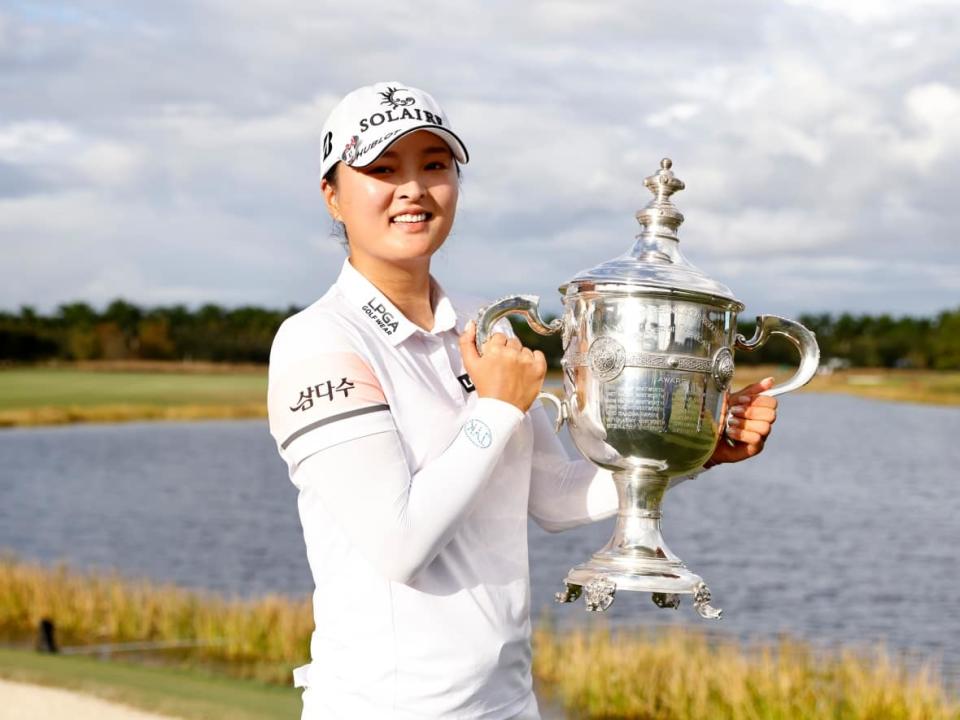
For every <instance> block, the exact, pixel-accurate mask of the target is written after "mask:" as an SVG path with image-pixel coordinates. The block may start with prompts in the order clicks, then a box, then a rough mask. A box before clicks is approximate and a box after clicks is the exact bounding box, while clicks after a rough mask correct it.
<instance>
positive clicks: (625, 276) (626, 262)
mask: <svg viewBox="0 0 960 720" xmlns="http://www.w3.org/2000/svg"><path fill="white" fill-rule="evenodd" d="M672 166H673V162H672V161H671V160H670V158H664V159H663V160H661V161H660V170H659V171H658V172H656V173H655V174H653V175H651V176H650V177H648V178H646V179H645V180H644V182H643V184H644V185H645V186H646V187H647V189H649V190H650V192H652V193H653V196H654V197H653V199H652V200H651V201H650V202H649V203H647V206H646V207H644V208H643V209H642V210H639V211H638V212H637V220H638V221H639V222H640V234H639V235H637V239H636V242H634V244H633V247H631V248H630V250H629V251H628V252H627V253H626V254H624V255H621V256H619V257H616V258H613V259H612V260H608V261H607V262H605V263H601V264H600V265H597V266H596V267H594V268H591V269H589V270H584V271H582V272H580V273H578V274H577V275H576V277H574V278H573V279H572V280H571V281H570V282H568V283H566V284H564V285H561V286H560V292H561V294H565V295H572V294H576V293H578V292H581V291H588V290H597V291H600V292H603V291H604V290H609V291H614V292H616V291H625V290H626V291H629V292H643V291H644V290H650V291H652V292H657V293H662V292H665V291H666V292H670V293H673V294H682V295H688V296H701V297H704V299H710V300H714V301H716V300H720V301H722V302H723V304H733V305H736V306H739V308H738V309H739V310H742V309H743V306H742V304H741V303H740V302H739V301H738V300H737V299H736V298H735V297H734V296H733V293H732V292H731V291H730V288H728V287H727V286H726V285H723V284H721V283H719V282H717V281H716V280H713V279H711V278H709V277H707V275H706V274H704V273H703V271H701V270H699V269H698V268H696V267H695V266H694V265H693V264H691V263H690V262H689V261H688V260H687V259H686V258H685V257H684V256H683V253H681V252H680V244H679V239H678V238H677V229H678V228H679V227H680V224H681V223H682V222H683V214H682V213H681V212H680V211H679V210H678V209H677V207H676V205H674V204H673V202H672V201H671V199H670V196H671V195H673V194H674V193H675V192H678V191H679V190H683V188H684V184H683V181H681V180H680V179H678V178H677V177H676V176H675V175H674V174H673V171H672V170H671V167H672ZM601 286H603V287H601ZM609 286H621V287H609Z"/></svg>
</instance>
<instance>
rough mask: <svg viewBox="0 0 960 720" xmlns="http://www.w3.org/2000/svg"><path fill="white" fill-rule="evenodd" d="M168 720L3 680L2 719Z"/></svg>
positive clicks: (0, 693)
mask: <svg viewBox="0 0 960 720" xmlns="http://www.w3.org/2000/svg"><path fill="white" fill-rule="evenodd" d="M41 718H43V719H45V718H69V719H70V720H169V717H167V716H165V715H154V714H152V713H148V712H144V711H142V710H135V709H134V708H131V707H128V706H126V705H118V704H116V703H111V702H107V701H106V700H101V699H99V698H95V697H91V696H89V695H82V694H80V693H76V692H71V691H69V690H60V689H57V688H51V687H44V686H41V685H30V684H27V683H20V682H10V681H9V680H0V720H41Z"/></svg>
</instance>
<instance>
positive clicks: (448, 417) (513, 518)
mask: <svg viewBox="0 0 960 720" xmlns="http://www.w3.org/2000/svg"><path fill="white" fill-rule="evenodd" d="M433 299H434V308H435V326H434V328H433V330H432V332H427V331H425V330H423V329H421V328H419V327H417V326H416V325H414V324H413V323H412V322H410V321H409V320H407V318H406V317H404V315H403V314H402V313H401V312H400V311H399V310H397V308H396V307H394V305H393V304H392V303H391V302H390V301H389V300H388V299H387V298H386V296H385V295H384V294H383V293H381V292H380V291H379V290H378V289H377V288H376V287H375V286H374V285H372V284H371V283H370V282H369V281H368V280H367V279H366V278H365V277H364V276H363V275H361V274H360V273H359V272H358V271H357V270H356V269H354V268H353V266H352V265H351V264H350V263H349V261H344V264H343V268H342V271H341V273H340V276H339V278H338V279H337V281H336V284H335V285H334V286H333V287H331V288H330V290H329V291H328V292H327V293H326V294H325V295H324V296H323V297H322V298H321V299H320V300H318V301H317V302H315V303H314V304H312V305H310V306H309V307H307V308H306V309H304V310H303V311H301V312H300V313H297V314H296V315H294V316H292V317H290V318H288V319H287V320H286V321H285V322H284V323H283V325H282V326H281V328H280V329H279V331H278V333H277V335H276V338H275V340H274V344H273V348H272V350H271V355H270V379H269V393H268V395H269V398H268V399H269V410H270V430H271V434H272V435H273V436H274V438H275V439H276V441H277V446H278V449H279V452H280V455H281V457H282V458H283V459H284V460H285V461H286V462H287V464H288V466H289V469H290V476H291V479H292V481H293V482H294V484H296V485H297V487H298V488H299V490H300V496H299V500H298V504H299V509H300V516H301V522H302V524H303V530H304V539H305V543H306V548H307V557H308V560H309V563H310V567H311V571H312V574H313V577H314V581H315V583H316V591H315V592H314V598H313V609H314V617H315V621H316V630H315V632H314V633H313V637H312V641H311V656H312V662H311V663H310V665H309V666H306V667H305V668H298V671H297V673H296V680H297V684H298V685H306V686H308V687H309V688H310V692H311V693H312V694H313V696H314V700H313V701H312V702H323V703H324V705H323V710H322V711H319V710H318V711H317V713H316V716H317V717H320V716H323V717H344V718H363V717H377V718H387V717H389V718H414V717H416V718H427V717H430V718H440V717H457V718H508V717H514V716H515V715H517V714H518V713H520V712H521V711H524V708H527V709H530V708H532V715H530V716H531V717H536V703H535V700H534V699H533V696H532V689H531V674H530V641H529V638H530V621H529V569H528V560H527V510H528V507H527V505H528V495H529V492H530V474H531V470H530V468H531V462H532V454H533V430H532V421H531V418H530V416H529V415H525V414H524V413H521V411H520V410H518V409H517V408H516V407H514V406H512V405H509V404H507V403H504V402H501V401H499V400H494V399H491V398H481V399H478V398H477V394H476V392H475V390H474V388H473V386H472V384H471V383H470V380H469V377H468V376H467V373H466V371H465V369H464V367H463V363H462V360H461V358H460V352H459V345H458V337H459V335H460V333H461V332H462V331H463V327H464V325H465V324H466V322H467V321H468V320H469V318H468V317H458V315H457V313H456V311H455V309H454V307H453V305H452V304H451V302H450V300H449V298H448V297H447V295H446V294H445V293H444V291H443V290H442V288H441V287H440V286H439V285H438V284H436V283H435V281H434V298H433ZM507 332H509V331H508V330H507ZM540 412H541V413H542V412H543V411H542V410H541V411H540ZM544 424H545V425H548V423H547V422H546V418H545V417H544ZM372 436H376V437H372ZM396 438H398V439H399V448H400V449H399V450H397V451H396V452H395V453H393V454H394V455H396V456H398V457H399V458H400V459H401V460H402V461H403V462H404V463H405V465H406V469H408V470H409V478H410V480H409V481H405V482H407V483H408V484H409V486H408V487H400V488H399V489H391V490H390V492H395V493H396V494H397V495H398V496H399V495H403V493H404V491H405V492H407V493H408V494H409V495H410V497H403V498H399V497H398V499H394V498H387V499H386V501H385V499H384V498H383V497H382V495H383V492H384V491H382V490H380V489H377V490H375V491H368V490H367V486H371V487H376V483H377V482H379V478H378V477H377V473H378V469H382V470H383V471H384V472H386V470H387V469H389V468H387V467H385V466H386V465H387V464H390V463H392V464H394V465H395V464H396V458H390V457H383V458H382V460H381V458H378V457H370V455H371V454H377V455H380V454H383V455H387V456H389V455H390V448H391V447H396V442H397V441H396ZM387 439H392V441H393V443H394V445H393V446H391V445H389V441H388V440H387ZM385 441H386V442H388V444H386V445H376V444H375V443H377V442H381V443H382V442H385ZM563 461H564V462H566V458H563ZM301 465H302V467H301ZM311 468H312V470H311ZM434 468H436V469H438V470H439V472H440V473H441V476H439V477H438V476H437V473H436V472H431V471H432V469H434ZM421 480H422V485H421V486H418V483H420V481H421ZM471 483H473V485H471ZM610 486H611V488H612V483H610ZM463 487H473V488H474V489H473V490H471V491H470V493H469V497H464V498H455V499H454V500H449V499H448V498H447V490H448V489H449V490H450V491H451V493H452V492H454V491H459V490H460V489H461V488H463ZM423 488H426V490H423ZM418 490H422V492H421V493H420V497H417V498H413V496H414V495H415V494H416V493H417V492H418ZM365 492H375V493H377V494H375V495H366V496H365V495H364V493H365ZM423 492H429V493H430V496H428V497H426V498H424V497H423ZM614 497H615V496H614ZM411 499H416V500H418V501H420V503H421V514H420V515H419V518H420V519H419V520H417V521H416V522H417V526H416V527H407V526H405V525H404V523H407V522H408V521H409V518H407V517H406V516H405V515H404V513H405V512H407V508H406V506H405V505H404V503H406V502H408V501H410V500H411ZM424 500H425V501H426V506H423V505H422V503H423V502H424ZM364 503H368V506H369V507H370V508H372V510H371V512H370V513H369V515H368V514H367V513H366V511H365V509H364V507H363V505H364ZM455 503H460V505H455ZM604 503H606V505H607V506H609V504H610V498H609V497H607V498H605V499H604ZM614 503H615V499H614ZM375 505H376V507H374V506H375ZM434 505H435V506H436V508H435V510H436V514H438V515H440V516H441V519H442V518H443V516H444V514H447V515H450V518H449V520H448V521H447V520H444V522H448V524H449V528H448V529H447V528H446V526H444V527H442V528H440V529H439V530H438V529H432V532H433V534H434V535H435V536H436V537H430V538H428V539H427V540H422V539H421V538H419V537H417V533H418V531H419V530H420V529H421V526H422V527H429V526H430V525H431V523H432V522H433V520H434V518H433V515H432V512H433V511H434ZM461 506H462V507H461ZM423 507H425V508H426V511H425V512H423V511H422V510H423ZM391 508H397V509H398V510H397V512H398V513H399V515H398V516H397V517H393V516H391V515H390V514H389V513H390V511H391ZM451 508H453V509H452V510H451ZM602 509H603V511H604V513H605V514H609V513H608V512H607V511H608V510H609V508H608V507H604V508H602ZM385 513H386V514H385ZM580 514H581V515H582V514H583V513H582V512H581V513H580ZM586 519H588V518H583V517H581V518H580V519H579V521H580V522H582V521H584V520H586ZM387 525H390V526H391V528H392V529H391V532H394V535H392V536H391V537H399V538H401V539H400V540H398V541H397V543H398V544H401V545H403V546H404V547H401V548H395V549H396V550H397V551H398V553H397V554H398V555H402V551H403V550H405V549H406V548H407V547H409V546H417V547H419V545H418V543H421V542H422V543H423V544H424V547H425V550H423V551H422V552H423V555H424V557H425V558H426V561H425V562H426V564H425V566H423V567H416V568H412V567H408V566H407V565H403V563H408V564H409V563H410V562H413V561H412V560H409V559H405V558H404V559H401V560H400V561H397V562H395V561H394V559H393V558H392V557H387V558H386V559H385V560H384V556H385V555H387V554H389V551H390V547H389V546H388V547H387V548H383V547H380V546H377V545H376V544H375V540H376V539H377V534H378V533H379V532H380V531H381V530H382V529H383V528H384V527H386V526H387ZM393 525H398V526H399V529H398V528H393V527H392V526H393ZM368 526H369V527H368ZM397 533H406V534H397ZM368 541H370V542H368ZM388 545H389V543H388ZM369 547H373V548H374V549H373V550H369V551H368V552H366V553H365V552H363V550H364V549H367V548H369ZM397 563H399V564H400V565H402V566H403V568H404V569H401V570H396V569H395V566H396V565H397ZM384 568H386V570H384ZM385 573H388V574H390V575H393V574H394V573H396V574H397V577H394V578H391V577H387V576H385ZM316 690H319V692H315V691H316ZM305 706H306V700H305ZM528 711H529V710H528ZM304 717H307V715H306V711H305V715H304ZM311 717H312V716H311Z"/></svg>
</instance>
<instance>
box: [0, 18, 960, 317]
mask: <svg viewBox="0 0 960 720" xmlns="http://www.w3.org/2000/svg"><path fill="white" fill-rule="evenodd" d="M958 48H960V1H957V0H954V1H951V2H943V1H941V2H934V1H932V0H912V1H911V2H909V3H908V2H903V1H902V0H896V1H888V0H871V1H869V2H868V1H865V0H845V1H843V2H830V1H828V0H789V1H780V0H769V1H762V2H761V1H759V0H757V1H750V0H733V1H732V2H724V3H716V2H713V1H712V0H696V1H691V2H674V3H663V2H640V1H634V2H630V1H628V0H597V1H591V2H586V1H585V0H580V1H578V2H567V1H566V0H559V1H556V2H537V1H531V2H515V1H513V2H507V1H501V0H485V1H484V2H482V3H481V2H449V0H446V1H444V0H437V1H432V2H419V1H414V2H397V1H396V0H378V1H376V2H351V3H344V2H336V3H333V2H326V1H325V0H270V2H269V3H268V2H265V1H264V2H262V1H260V0H244V1H243V2H228V1H227V0H190V1H189V2H186V1H183V0H165V2H162V3H157V2H146V1H138V0H122V1H115V2H112V1H108V0H88V1H87V2H83V3H76V2H75V3H60V2H43V1H42V0H29V1H24V2H20V1H17V0H0V261H2V262H0V309H4V310H8V311H10V310H16V309H18V308H19V307H20V306H22V305H30V306H33V307H35V308H36V309H38V310H39V311H42V312H51V311H53V310H55V309H56V307H57V306H58V305H59V304H61V303H67V302H75V301H84V302H88V303H91V304H92V305H94V306H95V307H103V306H104V305H105V304H106V303H107V302H109V301H110V300H112V299H114V298H124V299H126V300H128V301H130V302H134V303H137V304H139V305H142V306H145V307H150V306H156V305H172V304H179V303H182V304H186V305H188V306H191V307H196V306H199V305H200V304H202V303H206V302H215V303H219V304H221V305H225V306H228V307H236V306H241V305H259V306H263V307H271V308H278V309H281V308H286V307H288V306H290V305H296V306H299V307H303V306H305V305H307V304H309V303H311V302H313V301H314V300H316V299H317V298H318V297H320V296H321V295H322V294H323V293H324V292H325V291H326V289H327V288H328V287H329V286H330V284H331V283H332V282H333V281H334V280H335V278H336V276H337V274H338V272H339V270H340V267H341V265H342V263H343V259H344V257H345V254H344V251H343V249H342V247H341V246H340V244H339V241H338V239H337V238H336V237H333V236H332V234H331V232H332V222H331V220H330V218H329V216H328V215H327V213H326V210H325V208H324V205H323V202H322V197H321V195H320V192H319V177H318V174H317V170H318V167H319V153H320V140H321V138H320V128H321V126H322V124H323V121H324V119H325V117H326V115H327V113H328V112H329V111H330V110H331V109H332V108H333V106H334V105H335V104H336V102H337V101H338V100H339V98H340V97H342V96H343V95H344V94H346V93H347V92H349V91H350V90H352V89H353V88H355V87H358V86H360V85H365V84H369V83H372V82H377V81H396V82H398V83H399V84H402V85H411V86H414V87H420V88H423V89H425V90H427V91H428V92H430V93H431V94H432V95H434V97H436V98H437V99H438V100H439V101H440V103H441V104H442V105H443V107H444V109H445V111H446V113H447V114H448V116H449V118H448V119H449V121H450V123H451V125H452V127H453V128H454V129H455V130H456V131H457V133H458V134H459V135H460V137H462V138H463V139H464V141H465V143H466V145H467V147H468V148H469V150H470V156H471V159H470V163H469V164H468V165H466V166H465V167H464V168H463V170H464V172H463V181H462V190H461V197H460V204H459V208H458V213H457V221H456V224H455V226H454V229H453V232H452V233H451V235H450V237H449V238H448V239H447V241H446V243H445V245H444V247H443V248H442V249H441V250H440V252H439V253H438V254H437V255H436V256H434V258H433V263H432V272H433V273H434V275H435V276H436V277H437V278H438V279H439V280H440V281H441V283H442V284H443V285H444V286H445V287H447V288H448V289H451V290H455V291H457V292H461V293H468V294H470V295H474V296H477V297H488V298H490V300H491V301H492V300H494V299H497V298H499V297H501V296H504V295H508V294H518V293H524V294H537V295H540V296H541V297H542V298H543V306H544V308H545V309H546V310H547V311H557V310H559V309H560V307H561V304H560V296H559V294H558V292H557V287H558V286H559V285H560V284H561V283H563V282H564V281H566V280H568V279H570V278H571V277H573V276H574V275H575V274H576V273H577V272H579V271H581V270H583V269H586V268H589V267H592V266H594V265H597V264H599V263H601V262H603V261H606V260H609V259H611V258H613V257H615V256H617V255H620V254H622V253H624V252H626V251H627V250H628V249H629V248H630V246H631V244H632V242H633V237H634V236H635V235H636V233H637V231H638V226H637V223H636V220H635V218H634V213H635V212H636V211H637V210H638V209H640V208H641V207H643V205H645V204H646V203H647V201H648V199H649V197H650V196H649V192H648V191H647V190H646V189H645V188H644V187H643V178H644V177H645V176H647V175H650V174H652V173H653V172H655V171H656V169H657V168H658V166H659V161H660V159H661V158H662V157H670V158H671V159H672V160H673V163H674V165H673V169H674V171H675V173H676V175H677V176H678V177H679V178H680V179H681V180H683V181H684V182H685V183H686V189H685V190H683V191H682V192H680V193H678V194H677V195H675V196H674V201H675V203H676V205H677V206H678V207H679V209H680V210H681V211H682V212H683V213H684V215H685V216H686V221H685V223H684V225H683V226H682V227H681V228H680V239H681V248H682V250H683V251H684V253H685V254H686V256H687V258H688V259H689V260H690V261H691V262H693V263H694V264H695V265H696V266H697V267H699V268H700V269H701V270H703V271H704V272H705V273H707V274H708V275H710V276H711V277H712V278H714V279H716V280H719V281H720V282H722V283H724V284H726V285H727V286H728V287H730V288H731V289H732V290H733V293H734V295H735V296H736V297H737V298H738V299H740V300H741V301H742V302H744V303H745V304H746V306H747V307H746V310H745V313H744V314H745V316H747V315H755V314H760V313H768V314H770V313H773V314H780V315H787V316H796V315H797V314H799V313H803V312H830V313H834V314H837V313H840V312H853V313H870V314H879V313H890V314H893V315H896V316H900V315H913V316H930V315H934V314H936V313H937V312H939V311H942V310H945V309H952V308H957V307H960V238H958V226H960V201H958V199H957V196H956V195H955V192H956V188H957V187H960V52H958Z"/></svg>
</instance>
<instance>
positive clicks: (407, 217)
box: [393, 213, 427, 223]
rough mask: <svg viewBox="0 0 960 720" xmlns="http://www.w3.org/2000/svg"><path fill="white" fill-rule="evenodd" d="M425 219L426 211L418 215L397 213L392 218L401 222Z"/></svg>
mask: <svg viewBox="0 0 960 720" xmlns="http://www.w3.org/2000/svg"><path fill="white" fill-rule="evenodd" d="M426 219H427V214H426V213H419V214H418V215H409V214H408V215H397V216H396V217H395V218H394V219H393V221H394V222H402V223H415V222H423V221H425V220H426Z"/></svg>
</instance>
